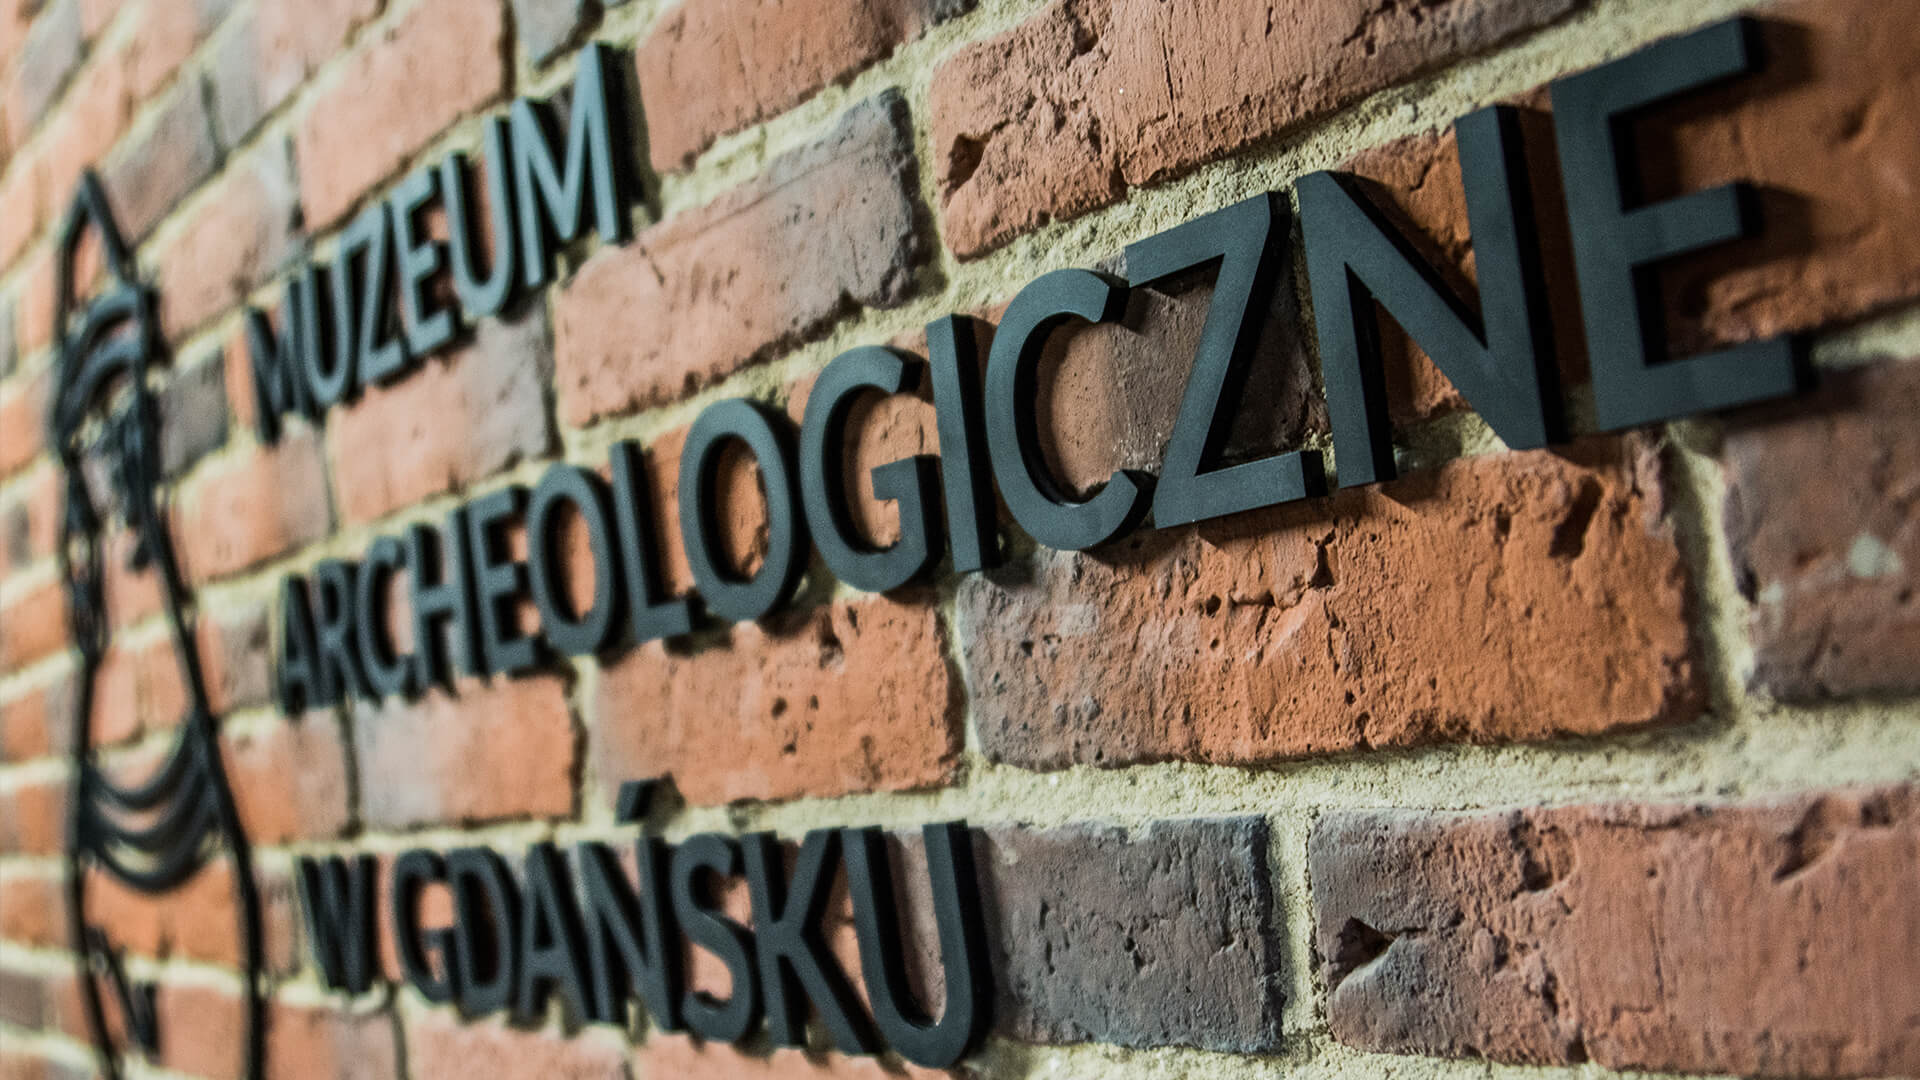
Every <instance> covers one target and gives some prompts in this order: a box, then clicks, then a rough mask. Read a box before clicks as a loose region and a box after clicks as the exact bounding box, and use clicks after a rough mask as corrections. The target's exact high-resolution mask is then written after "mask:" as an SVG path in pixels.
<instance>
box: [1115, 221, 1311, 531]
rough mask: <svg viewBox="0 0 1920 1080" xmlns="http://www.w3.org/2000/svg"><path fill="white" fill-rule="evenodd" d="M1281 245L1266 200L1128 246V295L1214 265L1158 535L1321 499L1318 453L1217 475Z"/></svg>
mask: <svg viewBox="0 0 1920 1080" xmlns="http://www.w3.org/2000/svg"><path fill="white" fill-rule="evenodd" d="M1286 237H1287V230H1286V209H1285V207H1284V205H1283V204H1282V203H1281V202H1280V200H1279V198H1278V196H1275V195H1271V194H1269V195H1256V196H1254V197H1253V198H1251V199H1246V200H1243V201H1241V202H1238V203H1235V204H1233V205H1232V206H1229V207H1227V208H1226V209H1224V210H1216V211H1215V212H1213V213H1211V214H1208V215H1206V216H1205V217H1202V218H1199V219H1196V220H1194V221H1189V222H1187V223H1186V224H1184V225H1179V226H1175V227H1174V228H1171V229H1168V230H1167V231H1166V232H1163V233H1160V234H1158V235H1157V236H1152V237H1149V238H1147V239H1145V240H1142V241H1140V242H1138V243H1135V244H1129V245H1128V246H1127V278H1128V280H1129V282H1131V284H1132V285H1133V287H1135V288H1139V287H1141V286H1145V285H1151V284H1153V283H1155V282H1158V281H1161V280H1163V279H1165V278H1169V277H1172V276H1174V275H1176V274H1180V273H1182V272H1185V271H1189V270H1193V269H1195V268H1197V267H1202V266H1207V265H1210V264H1213V263H1218V271H1217V273H1216V274H1215V276H1214V283H1213V300H1212V302H1211V303H1210V304H1209V305H1208V307H1207V321H1206V325H1205V326H1204V327H1202V328H1201V331H1200V346H1199V349H1198V351H1197V352H1196V353H1195V355H1194V358H1193V371H1192V373H1191V374H1190V375H1188V376H1187V389H1186V393H1185V394H1184V395H1182V396H1181V399H1180V415H1179V419H1178V420H1176V421H1175V422H1174V426H1173V435H1172V437H1171V438H1170V439H1168V441H1167V451H1166V455H1165V456H1164V457H1163V458H1162V460H1161V464H1160V477H1159V480H1158V482H1157V483H1156V484H1155V485H1154V492H1153V523H1154V526H1155V527H1156V528H1162V529H1165V528H1171V527H1173V526H1175V525H1187V524H1191V523H1192V522H1196V521H1206V520H1208V519H1210V518H1217V517H1225V516H1226V515H1228V514H1237V513H1240V512H1241V511H1243V510H1253V509H1257V508H1259V507H1262V506H1273V505H1275V504H1276V503H1284V502H1292V501H1293V500H1295V499H1303V498H1306V497H1307V496H1309V495H1319V494H1322V493H1323V492H1324V491H1325V488H1326V481H1325V478H1324V476H1323V475H1322V471H1321V462H1320V454H1319V452H1318V451H1313V450H1295V451H1292V452H1290V453H1285V454H1277V455H1274V456H1272V457H1267V458H1262V459H1261V460H1259V461H1248V462H1242V463H1240V464H1237V465H1229V466H1227V467H1225V468H1222V467H1220V456H1221V454H1222V453H1223V452H1224V451H1225V450H1226V447H1227V437H1228V436H1229V435H1230V434H1231V433H1232V429H1233V412H1232V407H1233V405H1235V404H1237V403H1238V402H1239V401H1240V400H1241V397H1242V391H1243V390H1244V388H1245V386H1246V382H1247V372H1248V369H1249V368H1250V367H1251V366H1252V364H1253V353H1254V348H1255V347H1256V346H1257V345H1258V344H1259V339H1260V319H1259V318H1258V316H1259V314H1260V313H1262V312H1265V311H1267V310H1268V309H1269V306H1270V305H1271V303H1272V300H1273V290H1274V287H1275V283H1276V282H1277V281H1278V280H1279V277H1280V265H1281V260H1282V259H1284V258H1285V257H1286Z"/></svg>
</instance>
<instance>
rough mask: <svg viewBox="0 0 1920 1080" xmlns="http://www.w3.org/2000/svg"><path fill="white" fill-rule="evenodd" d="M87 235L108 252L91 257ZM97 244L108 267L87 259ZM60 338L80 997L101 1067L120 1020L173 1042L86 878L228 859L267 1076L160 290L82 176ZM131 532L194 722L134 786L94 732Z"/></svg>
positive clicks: (160, 885)
mask: <svg viewBox="0 0 1920 1080" xmlns="http://www.w3.org/2000/svg"><path fill="white" fill-rule="evenodd" d="M89 234H91V235H92V236H93V239H94V241H95V243H96V244H97V248H84V247H83V243H84V242H85V241H86V240H87V239H88V237H89ZM94 250H97V252H98V254H99V261H98V263H97V264H96V263H93V262H90V261H87V260H83V259H82V258H81V255H82V253H83V251H86V252H92V251H94ZM59 256H60V260H59V263H58V271H59V280H58V282H57V283H56V299H55V307H54V319H55V321H54V332H55V334H56V335H57V341H58V344H59V372H58V381H57V385H56V388H55V393H54V396H53V399H52V402H51V409H50V412H49V416H48V422H49V425H50V434H51V436H52V439H51V441H52V444H53V446H54V447H55V448H56V452H57V453H58V454H59V455H60V464H61V468H62V469H63V470H64V471H65V477H66V509H65V513H64V517H63V524H62V530H61V544H60V552H59V555H60V569H61V572H62V574H63V576H64V577H65V579H66V587H67V606H68V613H69V625H70V626H71V627H72V632H73V637H74V641H75V644H76V646H77V648H78V649H79V653H80V670H79V678H78V680H77V682H76V686H77V692H76V693H75V694H74V695H73V710H74V711H73V728H72V738H73V763H74V774H73V789H72V793H71V798H70V800H69V802H68V817H67V905H68V919H69V928H70V934H71V937H72V941H73V949H74V952H75V953H76V954H77V955H78V957H79V969H80V970H79V975H80V984H81V988H82V994H81V1000H82V1003H83V1005H84V1008H85V1010H86V1014H87V1024H88V1027H89V1030H90V1031H91V1032H92V1036H93V1041H94V1045H95V1047H96V1049H97V1050H98V1053H99V1057H100V1071H101V1073H102V1075H104V1076H106V1077H109V1078H117V1077H119V1076H120V1075H121V1058H122V1056H123V1054H124V1053H125V1051H126V1049H127V1048H126V1047H125V1046H124V1045H117V1044H116V1041H115V1039H114V1037H113V1036H112V1034H111V1030H112V1029H111V1028H110V1027H109V1024H108V1016H109V1015H110V1013H109V1010H110V1009H111V1010H117V1012H118V1014H119V1016H120V1019H121V1021H122V1025H121V1027H122V1028H123V1029H124V1030H125V1032H126V1041H127V1042H131V1043H132V1044H134V1045H136V1046H138V1047H139V1048H140V1049H141V1050H143V1051H144V1052H146V1053H147V1054H153V1053H155V1052H156V1051H158V1050H159V1048H160V1045H161V1042H162V1040H164V1039H165V1038H166V1037H167V1032H165V1031H162V1030H161V1029H160V1024H159V1021H158V1017H157V1016H156V1015H155V988H154V986H153V985H151V984H143V983H138V982H136V981H134V980H133V979H132V978H130V977H129V975H128V972H127V971H126V969H125V967H124V966H123V964H122V959H121V955H120V951H119V949H118V948H117V947H116V946H115V945H114V943H113V942H112V941H111V940H110V939H109V937H108V935H107V933H106V931H105V930H103V929H101V928H98V927H95V926H92V925H89V923H88V919H87V906H86V901H87V892H88V885H89V880H90V879H91V878H93V877H94V876H95V875H96V874H99V873H104V874H106V875H109V876H111V877H112V878H114V879H117V880H118V881H119V882H121V883H122V884H124V885H126V886H127V887H129V888H131V889H133V890H134V891H136V892H139V893H142V894H146V895H149V896H154V897H158V896H160V895H162V894H165V893H168V892H171V891H173V890H175V889H177V888H179V887H180V886H181V885H182V884H184V883H185V882H187V881H188V880H189V879H191V878H193V877H194V876H195V875H196V874H199V873H202V872H204V871H205V870H206V869H207V867H208V866H209V865H210V864H212V863H213V862H214V861H215V860H217V859H219V858H222V857H223V854H222V852H223V849H224V857H225V858H227V859H229V860H231V867H230V869H231V871H232V875H231V876H232V880H233V888H234V894H235V895H234V901H235V909H236V911H237V918H236V921H237V923H238V925H236V926H235V927H234V933H235V935H236V937H237V941H238V943H239V945H240V950H239V953H240V956H241V957H242V962H243V964H244V967H245V978H246V985H245V989H244V991H243V993H242V998H243V1008H244V1009H245V1030H246V1039H245V1043H244V1046H242V1047H236V1048H235V1050H236V1052H237V1053H244V1054H245V1058H244V1075H246V1076H248V1077H259V1076H260V1075H261V1074H262V1072H263V1068H262V1066H263V1063H264V1057H265V1040H264V1034H265V1032H264V1003H263V1001H262V999H261V994H260V984H259V979H260V972H261V969H262V966H263V964H262V958H261V957H262V931H261V923H260V903H259V896H258V894H257V892H256V890H255V886H254V881H253V870H252V865H251V859H250V854H249V851H248V847H247V840H246V836H245V835H244V834H243V833H242V831H241V828H240V819H239V815H238V814H237V813H236V811H235V809H234V802H233V793H232V791H231V789H230V788H229V786H228V784H227V777H226V771H225V769H224V767H223V766H222V763H221V759H220V744H219V723H218V721H217V720H216V718H215V717H214V715H213V712H212V710H211V709H210V708H209V707H208V703H207V688H206V682H205V679H204V677H203V675H202V673H201V669H200V656H199V653H198V651H197V650H196V648H195V645H194V640H195V639H194V634H193V615H194V601H193V594H192V591H191V590H190V589H189V588H188V586H187V584H186V581H185V579H184V578H183V577H182V575H181V572H180V565H179V562H178V561H177V560H176V558H175V557H174V550H173V543H172V540H171V538H170V537H169V536H168V534H167V525H166V520H167V519H166V515H165V513H164V512H163V505H162V498H163V496H162V493H161V491H160V481H161V467H160V442H159V434H160V425H159V414H158V409H157V404H156V401H155V396H154V392H153V389H152V388H151V387H150V386H149V384H148V380H149V377H150V375H151V374H152V372H153V371H154V370H155V368H156V367H157V366H158V365H159V364H160V363H162V362H163V361H164V360H165V358H166V348H165V344H164V342H162V341H161V339H160V333H159V324H158V321H157V319H156V317H155V311H154V307H155V300H156V297H155V294H154V292H153V290H152V289H151V288H150V287H148V286H146V285H143V284H141V283H140V281H139V279H138V275H137V273H136V271H135V267H134V264H133V260H132V258H131V257H130V255H129V253H128V251H127V247H126V244H125V242H124V241H123V240H122V238H121V236H120V231H119V228H118V227H117V226H116V225H115V223H114V219H113V214H112V211H111V209H110V208H109V206H108V204H107V198H106V192H105V190H104V189H103V188H102V187H101V185H100V181H99V178H98V177H97V176H95V175H94V174H93V173H92V172H88V173H87V174H86V175H85V176H84V177H82V178H81V181H80V188H79V191H78V192H77V193H76V194H75V196H74V201H73V208H72V210H71V211H70V212H69V214H68V216H67V220H66V225H65V228H64V229H63V231H62V233H61V236H60V251H59ZM93 265H100V266H101V269H102V273H101V277H102V278H103V281H102V284H101V285H100V287H99V288H98V289H97V290H90V291H92V292H93V295H94V299H92V301H91V302H89V303H88V304H87V305H86V306H85V307H84V308H80V307H79V306H78V305H77V304H76V301H75V296H76V292H77V289H78V288H79V287H80V286H81V284H82V283H79V282H76V280H75V278H76V276H77V275H78V274H79V273H80V272H82V271H83V270H86V269H88V268H89V267H91V266H93ZM114 521H117V522H119V523H120V524H121V525H123V526H124V527H125V528H126V530H127V532H128V533H129V534H130V535H131V537H132V540H133V546H132V551H131V555H129V556H128V560H129V561H128V566H127V571H128V572H129V573H132V574H141V575H150V576H151V577H152V578H153V580H154V581H155V584H156V585H157V586H158V588H159V591H160V595H161V597H162V598H163V601H164V603H165V609H166V616H167V621H168V623H169V630H170V631H171V633H172V641H173V649H174V654H175V656H176V658H177V660H178V662H179V664H180V678H181V682H182V684H183V685H184V686H185V688H186V697H187V701H188V715H187V716H185V717H184V718H183V723H182V724H181V726H180V729H179V734H178V736H177V737H176V738H175V740H174V743H173V745H172V747H171V748H170V749H169V750H168V751H167V753H166V754H165V755H164V757H163V758H162V760H161V762H160V764H159V765H158V767H156V768H153V769H152V771H151V772H148V773H147V774H146V775H143V776H135V777H128V776H126V775H124V771H125V770H122V769H115V768H109V767H108V766H106V765H104V764H102V763H101V762H100V761H99V760H98V758H97V756H96V754H95V748H94V746H93V733H92V731H91V727H92V720H93V702H94V694H95V692H96V689H97V685H96V684H97V680H98V678H99V676H100V672H101V668H102V665H103V663H104V662H105V660H106V657H107V650H108V642H109V639H110V637H111V636H112V631H111V627H112V625H113V616H114V615H115V613H114V612H111V611H109V610H107V605H106V594H105V561H106V559H107V558H108V557H109V550H108V525H109V523H110V522H114Z"/></svg>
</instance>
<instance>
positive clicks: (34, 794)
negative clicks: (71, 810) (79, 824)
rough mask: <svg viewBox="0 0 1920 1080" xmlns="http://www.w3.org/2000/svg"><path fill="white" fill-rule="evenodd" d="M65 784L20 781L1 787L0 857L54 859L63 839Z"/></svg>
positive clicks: (47, 781) (57, 781)
mask: <svg viewBox="0 0 1920 1080" xmlns="http://www.w3.org/2000/svg"><path fill="white" fill-rule="evenodd" d="M66 801H67V784H66V781H64V780H56V779H36V780H20V781H16V782H15V783H13V784H11V785H9V786H6V787H0V854H12V855H54V854H58V853H59V851H60V847H61V844H62V842H63V841H64V840H65V838H66V817H65V812H66V810H65V808H66Z"/></svg>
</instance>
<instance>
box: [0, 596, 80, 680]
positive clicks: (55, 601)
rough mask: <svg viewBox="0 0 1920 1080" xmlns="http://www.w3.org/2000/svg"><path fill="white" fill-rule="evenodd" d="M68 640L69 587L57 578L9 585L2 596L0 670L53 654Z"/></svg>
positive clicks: (0, 601)
mask: <svg viewBox="0 0 1920 1080" xmlns="http://www.w3.org/2000/svg"><path fill="white" fill-rule="evenodd" d="M67 642H68V639H67V591H66V586H65V585H63V584H62V583H61V582H60V581H59V580H58V579H55V578H48V579H46V580H43V581H40V582H38V583H36V584H33V585H14V586H10V587H9V588H8V589H7V591H6V593H5V595H4V596H3V597H0V671H14V670H18V669H19V668H23V667H26V666H27V665H28V664H31V663H33V662H34V661H36V660H39V659H41V658H43V657H47V656H52V655H53V654H54V653H57V652H60V651H62V650H64V649H65V648H66V647H67Z"/></svg>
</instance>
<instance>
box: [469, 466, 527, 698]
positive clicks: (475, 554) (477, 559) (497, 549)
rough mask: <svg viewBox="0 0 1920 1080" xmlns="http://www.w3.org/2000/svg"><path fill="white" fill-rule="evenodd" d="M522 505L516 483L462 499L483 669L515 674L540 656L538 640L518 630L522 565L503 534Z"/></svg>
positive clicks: (523, 585) (523, 583)
mask: <svg viewBox="0 0 1920 1080" xmlns="http://www.w3.org/2000/svg"><path fill="white" fill-rule="evenodd" d="M526 505H527V489H526V488H523V487H521V486H519V485H518V484H514V485H511V486H509V487H504V488H501V489H500V490H498V491H492V492H488V493H487V494H485V495H482V496H480V497H479V498H477V499H475V500H473V501H472V502H471V503H468V504H467V552H468V555H469V557H470V558H471V559H472V562H473V606H474V608H475V609H476V611H478V613H479V615H480V655H481V659H482V660H483V661H484V662H485V664H486V668H487V671H489V672H490V673H492V674H495V675H502V674H505V675H518V674H521V673H522V672H526V671H531V670H532V669H533V668H534V667H536V666H538V665H539V663H540V661H541V660H542V656H541V649H540V643H539V642H538V641H537V640H536V639H535V638H534V637H533V636H531V635H529V634H526V633H523V632H522V631H521V630H520V622H519V612H518V611H517V610H515V608H516V606H517V604H518V602H519V600H520V599H521V598H522V597H525V596H526V595H527V564H526V563H523V562H521V561H519V560H518V559H515V558H514V557H513V554H512V552H511V551H509V550H508V547H507V538H506V536H505V535H503V534H504V532H505V528H504V527H505V526H506V524H507V523H508V522H509V521H512V520H513V519H514V518H516V517H519V516H520V515H521V511H522V510H523V508H525V506H526Z"/></svg>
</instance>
